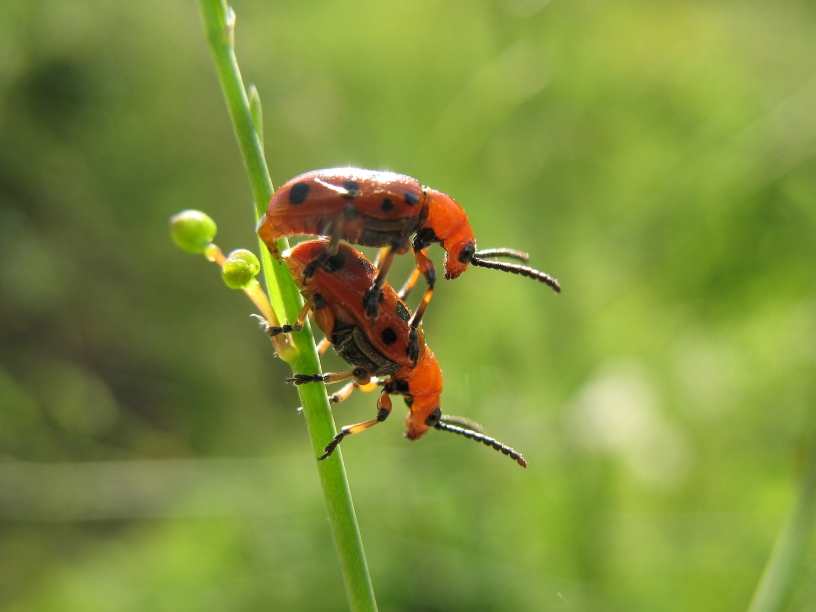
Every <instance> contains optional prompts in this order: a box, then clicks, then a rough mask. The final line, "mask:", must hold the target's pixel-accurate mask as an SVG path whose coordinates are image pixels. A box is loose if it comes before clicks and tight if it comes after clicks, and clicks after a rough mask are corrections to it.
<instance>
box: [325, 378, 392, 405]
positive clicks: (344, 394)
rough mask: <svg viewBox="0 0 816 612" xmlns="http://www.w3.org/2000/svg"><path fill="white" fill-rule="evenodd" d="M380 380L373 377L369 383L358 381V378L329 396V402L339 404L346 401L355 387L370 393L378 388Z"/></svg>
mask: <svg viewBox="0 0 816 612" xmlns="http://www.w3.org/2000/svg"><path fill="white" fill-rule="evenodd" d="M379 382H380V380H379V379H378V378H374V377H372V378H371V381H370V382H368V383H362V384H361V383H358V382H357V381H356V380H355V381H353V382H350V383H348V384H347V385H346V386H345V387H343V388H342V389H340V390H339V391H337V392H336V393H333V394H331V395H330V396H329V403H330V404H339V403H340V402H344V401H346V400H347V399H348V398H349V396H350V395H351V394H352V392H353V391H354V390H355V389H359V390H360V391H362V392H364V393H368V392H369V391H374V389H376V388H377V385H378V383H379Z"/></svg>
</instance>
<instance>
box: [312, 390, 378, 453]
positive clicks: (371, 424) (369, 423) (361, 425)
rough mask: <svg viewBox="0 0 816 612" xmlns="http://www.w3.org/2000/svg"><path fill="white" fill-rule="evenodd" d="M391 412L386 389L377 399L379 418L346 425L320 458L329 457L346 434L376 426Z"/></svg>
mask: <svg viewBox="0 0 816 612" xmlns="http://www.w3.org/2000/svg"><path fill="white" fill-rule="evenodd" d="M389 414H391V398H390V397H388V394H387V393H386V392H385V391H383V392H382V393H381V394H380V398H379V399H378V400H377V418H376V419H371V420H370V421H364V422H363V423H357V424H356V425H346V426H345V427H343V429H341V430H340V433H339V434H337V435H336V436H334V440H332V441H331V442H329V443H328V444H327V445H326V448H324V449H323V451H324V452H323V454H322V455H321V456H320V457H318V459H319V460H320V461H322V460H323V459H326V458H327V457H329V456H330V455H331V454H332V453H333V452H334V449H335V448H337V445H338V444H340V442H342V441H343V438H345V437H346V436H350V435H352V434H356V433H360V432H361V431H365V430H366V429H368V428H369V427H374V426H375V425H376V424H377V423H382V422H383V421H384V420H385V419H387V418H388V415H389Z"/></svg>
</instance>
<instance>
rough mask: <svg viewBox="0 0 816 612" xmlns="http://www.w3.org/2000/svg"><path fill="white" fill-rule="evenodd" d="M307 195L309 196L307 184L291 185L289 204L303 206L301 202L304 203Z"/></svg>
mask: <svg viewBox="0 0 816 612" xmlns="http://www.w3.org/2000/svg"><path fill="white" fill-rule="evenodd" d="M307 195H309V184H308V183H297V184H295V185H292V188H291V189H290V190H289V203H290V204H294V205H298V204H303V202H305V201H306V196H307Z"/></svg>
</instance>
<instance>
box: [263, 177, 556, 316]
mask: <svg viewBox="0 0 816 612" xmlns="http://www.w3.org/2000/svg"><path fill="white" fill-rule="evenodd" d="M414 234H415V235H414ZM258 235H259V236H260V237H261V239H262V240H263V242H264V243H265V244H266V246H267V248H268V249H269V251H270V252H271V253H272V255H274V256H275V257H276V258H277V259H278V261H280V252H279V251H278V248H277V246H276V245H275V241H276V240H278V239H280V238H285V237H289V236H298V235H309V236H330V237H331V243H330V244H329V248H328V249H326V251H325V252H324V254H323V255H322V258H323V260H325V259H326V258H328V257H331V256H333V255H334V254H335V253H337V246H338V244H339V241H340V239H341V238H342V239H344V240H346V241H348V242H350V243H352V244H359V245H362V246H369V247H383V248H384V249H385V250H384V252H383V253H382V254H381V264H380V273H379V274H378V275H377V277H376V279H375V280H374V281H373V282H372V285H371V286H370V287H369V288H368V290H367V291H366V292H365V293H363V303H364V306H365V313H366V317H368V318H376V317H377V310H378V300H379V299H380V298H379V291H380V289H381V288H382V286H383V285H384V283H385V277H386V275H387V274H388V270H389V268H390V267H391V261H392V259H393V256H394V254H395V253H398V254H402V253H406V252H407V251H408V249H409V247H410V246H413V249H414V257H415V258H416V271H415V273H414V274H413V275H412V278H411V279H409V281H408V283H407V284H406V286H405V287H404V288H403V290H402V291H401V292H400V294H401V296H402V297H405V296H406V295H407V293H408V292H409V291H410V290H411V288H412V287H413V286H414V283H416V281H417V279H418V277H419V274H420V273H421V274H423V275H424V276H425V279H426V281H427V282H428V290H427V291H426V293H425V296H424V297H423V300H422V303H423V304H427V302H428V301H430V299H431V295H432V294H433V287H434V283H435V282H436V270H435V269H434V265H433V263H432V262H431V260H430V259H428V257H427V250H426V249H427V247H428V246H430V245H431V244H433V243H435V242H438V243H441V245H442V248H444V249H445V251H446V252H447V253H446V255H445V278H447V279H453V278H458V277H459V275H460V274H462V272H464V271H465V270H467V267H468V265H469V264H473V265H474V266H481V267H484V268H493V269H495V270H504V271H506V272H513V273H514V274H521V275H522V276H527V277H530V278H533V279H535V280H538V281H541V282H543V283H546V284H547V285H549V286H550V287H552V288H553V289H554V290H555V291H556V292H559V291H561V287H560V286H559V284H558V281H557V280H555V279H554V278H552V277H551V276H549V275H548V274H545V273H544V272H539V271H538V270H535V269H533V268H530V267H528V266H522V265H518V264H510V263H505V262H497V261H488V260H487V259H485V258H495V257H511V258H515V259H520V260H522V261H526V260H527V255H526V254H525V253H522V252H520V251H515V250H512V249H489V250H484V251H477V250H476V238H475V236H474V235H473V229H472V228H471V226H470V223H468V219H467V215H466V214H465V211H464V210H463V209H462V207H461V206H459V204H457V203H456V201H455V200H454V199H453V198H452V197H450V196H449V195H446V194H444V193H442V192H441V191H436V190H435V189H431V188H429V187H423V186H422V185H421V184H420V183H419V181H417V180H416V179H414V178H411V177H410V176H405V175H404V174H396V173H394V172H377V171H373V170H362V169H360V168H331V169H328V170H313V171H311V172H307V173H305V174H301V175H300V176H296V177H295V178H293V179H291V180H290V181H288V182H287V183H285V184H284V185H283V186H282V187H281V188H280V189H278V190H277V191H276V192H275V195H273V196H272V199H271V200H270V202H269V208H268V209H267V211H266V214H265V215H264V216H263V217H262V218H261V221H260V223H259V224H258ZM411 235H414V239H413V244H412V245H411V242H410V241H409V238H410V236H411ZM321 263H322V260H321V261H313V262H309V263H308V264H307V265H306V266H305V268H304V271H303V278H304V282H308V281H309V279H310V278H311V277H312V276H313V275H314V274H315V271H316V270H317V268H318V267H319V266H320V264H321Z"/></svg>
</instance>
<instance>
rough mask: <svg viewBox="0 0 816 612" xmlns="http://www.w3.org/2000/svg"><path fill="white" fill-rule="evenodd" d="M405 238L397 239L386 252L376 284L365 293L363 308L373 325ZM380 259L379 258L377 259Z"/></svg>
mask: <svg viewBox="0 0 816 612" xmlns="http://www.w3.org/2000/svg"><path fill="white" fill-rule="evenodd" d="M405 240H406V239H405V238H395V239H394V240H393V242H392V243H391V246H389V247H388V248H387V250H386V251H385V256H384V257H383V258H382V265H381V266H380V271H379V273H378V274H377V278H376V280H375V281H374V284H373V285H371V287H370V288H369V289H368V291H366V292H365V295H364V296H363V307H364V308H365V311H366V318H367V319H372V325H373V324H374V321H376V320H377V315H378V314H379V310H380V300H381V299H382V288H383V285H385V277H386V276H388V271H389V270H390V269H391V263H392V262H393V261H394V254H395V252H396V251H397V249H400V248H402V247H403V246H404V245H405V244H406V242H405ZM377 259H378V260H379V259H380V258H379V257H378V258H377Z"/></svg>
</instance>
